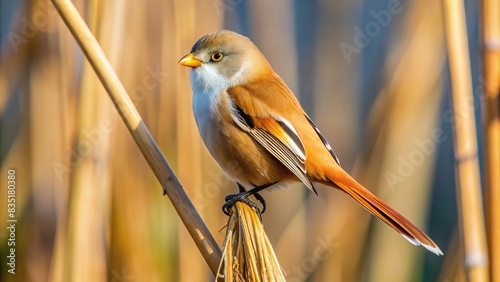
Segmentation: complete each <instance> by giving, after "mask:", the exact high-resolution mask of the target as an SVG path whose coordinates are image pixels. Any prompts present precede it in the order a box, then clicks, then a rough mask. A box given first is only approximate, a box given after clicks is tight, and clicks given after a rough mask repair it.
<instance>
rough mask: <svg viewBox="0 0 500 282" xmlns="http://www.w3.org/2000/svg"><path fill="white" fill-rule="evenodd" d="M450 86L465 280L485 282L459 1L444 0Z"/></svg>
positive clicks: (485, 258)
mask: <svg viewBox="0 0 500 282" xmlns="http://www.w3.org/2000/svg"><path fill="white" fill-rule="evenodd" d="M443 2H444V6H443V8H444V19H445V30H446V41H447V48H448V56H449V64H450V65H449V68H450V74H451V86H452V108H453V133H454V142H455V170H456V174H457V199H458V201H459V203H458V208H459V218H460V224H459V225H460V235H461V241H462V244H463V248H464V253H465V257H464V263H465V271H466V276H467V280H468V281H489V278H488V277H489V273H488V253H487V248H486V232H485V227H484V217H483V203H482V199H481V184H480V174H479V161H478V151H477V137H476V121H475V117H474V107H473V106H471V105H470V101H474V99H473V96H472V94H473V93H472V81H471V75H470V63H469V48H468V43H467V29H466V24H465V11H464V3H463V1H461V0H460V1H457V0H444V1H443Z"/></svg>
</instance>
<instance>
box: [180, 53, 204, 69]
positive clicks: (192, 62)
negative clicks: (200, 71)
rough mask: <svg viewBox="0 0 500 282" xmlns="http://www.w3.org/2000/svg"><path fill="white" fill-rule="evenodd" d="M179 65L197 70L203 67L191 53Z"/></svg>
mask: <svg viewBox="0 0 500 282" xmlns="http://www.w3.org/2000/svg"><path fill="white" fill-rule="evenodd" d="M179 64H180V65H182V66H185V67H190V68H197V67H199V66H201V64H202V62H201V61H200V60H199V59H197V58H196V57H195V56H194V54H193V53H189V54H187V55H186V56H184V57H182V58H181V59H180V60H179Z"/></svg>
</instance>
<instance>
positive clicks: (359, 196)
mask: <svg viewBox="0 0 500 282" xmlns="http://www.w3.org/2000/svg"><path fill="white" fill-rule="evenodd" d="M327 178H328V179H329V180H330V181H331V183H329V185H330V186H334V187H336V188H340V189H341V190H343V191H344V192H345V193H347V194H348V195H349V196H351V197H352V198H353V199H354V200H356V201H357V202H358V203H360V204H361V205H362V206H363V207H364V208H365V209H367V210H368V211H369V212H370V213H372V214H373V215H375V216H376V217H378V218H379V219H381V220H382V221H383V222H385V223H386V224H387V225H389V226H390V227H392V228H393V229H394V230H396V231H397V232H398V233H399V234H401V235H402V236H403V237H405V238H406V239H407V240H408V241H410V243H412V244H414V245H417V246H418V245H422V246H423V247H424V248H426V249H427V250H429V251H430V252H433V253H435V254H436V255H443V252H442V251H441V250H440V249H439V247H438V246H437V245H436V243H434V241H432V239H431V238H429V236H427V234H425V233H424V232H422V231H421V230H420V229H418V227H416V226H415V225H413V224H412V223H411V222H410V221H409V220H408V219H406V218H405V217H404V216H403V215H401V214H400V213H398V212H397V211H396V210H395V209H393V208H392V207H390V206H389V205H388V204H387V203H385V202H384V201H382V200H381V199H379V198H378V197H377V196H375V195H373V194H372V193H371V192H370V191H369V190H367V189H366V188H365V187H363V186H362V185H361V184H359V183H358V182H357V181H356V180H355V179H354V178H352V177H351V176H350V175H349V174H348V173H346V172H345V171H343V170H342V169H341V168H339V169H338V170H331V171H329V172H327ZM327 184H328V183H327ZM332 184H334V185H332Z"/></svg>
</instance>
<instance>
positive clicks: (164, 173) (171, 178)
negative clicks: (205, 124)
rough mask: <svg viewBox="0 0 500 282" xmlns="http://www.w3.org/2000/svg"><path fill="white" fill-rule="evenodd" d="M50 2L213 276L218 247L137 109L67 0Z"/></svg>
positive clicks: (218, 252) (216, 262)
mask: <svg viewBox="0 0 500 282" xmlns="http://www.w3.org/2000/svg"><path fill="white" fill-rule="evenodd" d="M52 3H53V4H54V6H55V7H56V9H57V11H58V12H59V14H60V16H61V18H62V19H63V20H64V22H65V24H66V25H67V27H68V28H69V30H70V31H71V33H72V34H73V36H74V38H75V39H76V41H77V42H78V44H79V45H80V47H81V48H82V50H83V52H84V54H85V56H86V57H87V59H88V60H89V62H90V64H91V65H92V67H93V69H94V71H95V72H96V74H97V75H98V77H99V79H100V80H101V82H102V84H103V86H104V88H105V89H106V91H107V92H108V94H109V97H110V98H111V100H112V101H113V103H114V105H115V107H116V109H117V110H118V112H119V113H120V116H121V117H122V119H123V121H124V122H125V124H126V126H127V128H128V130H129V131H130V133H131V134H132V136H133V138H134V140H135V142H136V143H137V145H138V147H139V148H140V150H141V152H142V154H143V155H144V157H145V158H146V160H147V162H148V163H149V165H150V167H151V168H152V170H153V171H154V173H155V175H156V177H157V178H158V180H159V181H160V183H161V185H162V187H163V191H164V194H167V195H168V197H169V198H170V200H171V202H172V204H173V206H174V208H175V209H176V211H177V213H178V214H179V216H180V218H181V220H182V221H183V223H184V225H185V226H186V228H187V229H188V231H189V233H190V235H191V237H192V238H193V240H194V242H195V243H196V245H197V247H198V249H199V250H200V252H201V253H202V255H203V257H204V258H205V261H206V262H207V264H208V266H209V267H210V269H211V270H212V273H214V275H215V274H216V273H217V267H218V265H219V262H220V258H221V251H220V248H219V246H218V245H217V243H216V242H215V240H214V238H213V237H212V235H211V234H210V232H209V231H208V229H207V227H206V226H205V224H204V222H203V221H202V219H201V217H200V215H199V214H198V212H197V211H196V209H195V208H194V206H193V204H192V203H191V201H190V200H189V198H188V196H187V195H186V193H185V191H184V190H183V189H182V186H181V184H180V183H179V180H178V179H177V177H176V176H175V174H174V173H173V171H172V169H171V168H170V166H169V165H168V163H167V161H166V160H165V158H164V157H163V155H162V154H161V152H160V150H159V149H158V146H157V145H156V143H155V141H154V140H153V138H152V137H151V134H150V132H149V130H148V128H147V127H146V125H145V124H144V122H143V120H142V118H141V116H140V115H139V112H138V111H137V109H136V108H135V106H134V104H133V103H132V101H131V99H130V97H129V96H128V94H127V93H126V91H125V88H124V87H123V85H122V84H121V82H120V80H119V79H118V77H117V75H116V73H115V72H114V70H113V68H112V67H111V65H110V63H109V61H108V60H107V59H106V57H105V55H104V53H103V51H102V49H101V48H100V46H99V43H98V42H97V40H96V39H95V37H94V36H93V35H92V33H91V32H90V30H89V29H88V27H87V25H86V24H85V22H84V21H83V19H82V18H81V16H80V15H79V13H78V11H77V10H76V8H75V6H74V5H73V4H72V3H71V1H69V0H52Z"/></svg>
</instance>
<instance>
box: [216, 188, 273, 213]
mask: <svg viewBox="0 0 500 282" xmlns="http://www.w3.org/2000/svg"><path fill="white" fill-rule="evenodd" d="M274 184H275V183H271V184H265V185H261V186H257V187H254V188H253V189H251V190H249V191H245V188H244V187H243V186H242V185H241V184H240V183H238V188H239V190H240V193H237V194H229V195H227V196H226V198H225V201H226V202H225V203H224V205H222V211H223V212H224V213H225V214H226V215H228V216H229V215H230V214H231V213H230V210H231V207H232V206H233V205H234V203H236V202H237V201H240V202H242V203H245V204H247V205H248V206H250V207H251V208H254V209H255V210H256V211H257V213H258V214H259V218H260V220H261V221H262V214H263V213H264V212H265V211H266V200H264V197H262V196H261V195H260V194H259V193H258V192H259V191H262V190H264V189H266V188H267V187H269V186H271V185H274ZM252 195H253V196H254V197H255V199H257V200H258V201H259V202H260V203H261V205H262V210H261V209H259V207H258V206H257V204H255V203H254V202H252V201H251V200H250V199H249V197H250V196H252Z"/></svg>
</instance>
